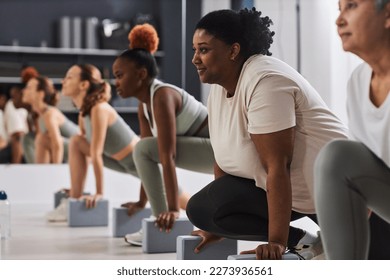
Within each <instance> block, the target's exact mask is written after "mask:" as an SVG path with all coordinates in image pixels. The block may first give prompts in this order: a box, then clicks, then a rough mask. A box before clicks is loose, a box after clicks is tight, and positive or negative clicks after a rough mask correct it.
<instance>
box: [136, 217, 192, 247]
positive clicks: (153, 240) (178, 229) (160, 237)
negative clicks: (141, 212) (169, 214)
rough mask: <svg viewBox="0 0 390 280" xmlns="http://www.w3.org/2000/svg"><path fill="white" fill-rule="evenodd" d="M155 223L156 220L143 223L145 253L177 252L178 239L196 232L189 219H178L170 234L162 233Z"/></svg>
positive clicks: (150, 219)
mask: <svg viewBox="0 0 390 280" xmlns="http://www.w3.org/2000/svg"><path fill="white" fill-rule="evenodd" d="M154 223H155V218H145V219H143V221H142V231H143V236H142V251H143V252H144V253H172V252H176V238H177V237H178V236H179V235H188V234H190V233H191V232H192V231H193V230H194V226H193V225H192V224H191V222H190V221H189V220H188V218H178V219H176V221H175V224H174V225H173V228H172V230H171V231H170V232H169V233H166V232H164V231H162V232H161V231H160V229H159V228H158V227H156V226H155V225H154Z"/></svg>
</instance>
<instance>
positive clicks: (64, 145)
mask: <svg viewBox="0 0 390 280" xmlns="http://www.w3.org/2000/svg"><path fill="white" fill-rule="evenodd" d="M58 97H59V93H58V92H57V90H56V89H55V87H54V85H53V83H52V81H51V80H49V79H48V78H47V77H43V76H38V77H33V78H31V79H29V81H28V82H27V84H26V87H25V88H24V89H23V97H22V101H23V102H24V103H26V104H28V105H30V106H31V109H32V111H33V112H35V114H36V116H37V120H36V121H37V132H36V135H35V140H34V148H35V149H34V150H35V152H34V163H62V162H67V161H68V146H69V139H70V138H71V137H72V136H73V135H76V134H78V133H79V128H78V126H77V125H76V124H75V123H73V122H72V121H70V120H69V119H68V118H67V117H66V116H65V115H64V114H63V113H62V112H61V111H60V110H59V109H58V108H57V107H56V104H57V102H58Z"/></svg>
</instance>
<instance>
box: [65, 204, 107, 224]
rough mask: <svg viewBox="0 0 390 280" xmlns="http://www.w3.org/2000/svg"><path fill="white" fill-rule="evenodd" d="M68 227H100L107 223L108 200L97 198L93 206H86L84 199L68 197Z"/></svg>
mask: <svg viewBox="0 0 390 280" xmlns="http://www.w3.org/2000/svg"><path fill="white" fill-rule="evenodd" d="M68 225H69V226H70V227H101V226H107V225H108V200H105V199H103V200H99V201H98V202H97V204H96V207H95V208H86V207H85V201H84V200H77V199H73V198H70V199H69V207H68Z"/></svg>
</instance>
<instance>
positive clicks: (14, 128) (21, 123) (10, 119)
mask: <svg viewBox="0 0 390 280" xmlns="http://www.w3.org/2000/svg"><path fill="white" fill-rule="evenodd" d="M27 115H28V112H27V110H26V109H24V108H19V109H16V108H15V106H14V103H13V102H12V100H9V101H8V102H7V104H6V105H5V109H4V121H5V128H6V131H7V134H8V138H9V137H11V135H12V134H14V133H15V132H24V133H27V132H28V125H27Z"/></svg>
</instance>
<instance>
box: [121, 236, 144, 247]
mask: <svg viewBox="0 0 390 280" xmlns="http://www.w3.org/2000/svg"><path fill="white" fill-rule="evenodd" d="M124 239H125V242H126V243H127V244H130V245H133V246H136V247H142V243H139V242H137V241H133V240H128V239H127V238H126V237H125V238H124Z"/></svg>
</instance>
